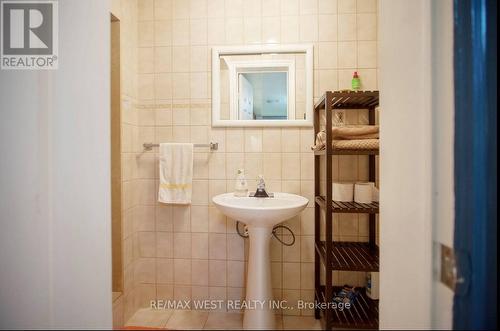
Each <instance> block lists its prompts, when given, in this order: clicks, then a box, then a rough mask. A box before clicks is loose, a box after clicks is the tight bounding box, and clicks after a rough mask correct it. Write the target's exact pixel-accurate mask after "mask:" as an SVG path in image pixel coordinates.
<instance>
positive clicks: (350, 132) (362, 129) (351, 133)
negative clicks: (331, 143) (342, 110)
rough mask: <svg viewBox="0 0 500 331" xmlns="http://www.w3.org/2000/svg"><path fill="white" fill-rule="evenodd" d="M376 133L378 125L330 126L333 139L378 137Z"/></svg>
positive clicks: (377, 132)
mask: <svg viewBox="0 0 500 331" xmlns="http://www.w3.org/2000/svg"><path fill="white" fill-rule="evenodd" d="M378 134H379V127H378V125H362V126H335V127H333V128H332V135H333V139H338V140H340V139H346V140H357V139H378V137H379V135H378ZM325 136H326V134H325Z"/></svg>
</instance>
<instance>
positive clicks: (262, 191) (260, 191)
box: [254, 175, 269, 198]
mask: <svg viewBox="0 0 500 331" xmlns="http://www.w3.org/2000/svg"><path fill="white" fill-rule="evenodd" d="M254 197H256V198H269V194H267V192H266V183H265V182H264V177H263V176H262V175H259V182H258V183H257V191H255V194H254Z"/></svg>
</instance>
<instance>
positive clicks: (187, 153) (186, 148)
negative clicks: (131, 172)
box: [158, 143, 193, 204]
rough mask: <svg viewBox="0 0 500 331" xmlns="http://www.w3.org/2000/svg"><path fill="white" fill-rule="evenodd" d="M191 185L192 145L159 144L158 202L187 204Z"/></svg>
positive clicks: (189, 200) (189, 198) (189, 199)
mask: <svg viewBox="0 0 500 331" xmlns="http://www.w3.org/2000/svg"><path fill="white" fill-rule="evenodd" d="M192 185H193V144H180V143H168V144H160V189H159V192H158V201H159V202H163V203H174V204H189V203H191V193H192Z"/></svg>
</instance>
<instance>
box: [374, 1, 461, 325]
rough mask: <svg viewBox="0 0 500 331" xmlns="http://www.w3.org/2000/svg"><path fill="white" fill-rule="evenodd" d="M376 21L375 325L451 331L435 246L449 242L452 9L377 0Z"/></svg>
mask: <svg viewBox="0 0 500 331" xmlns="http://www.w3.org/2000/svg"><path fill="white" fill-rule="evenodd" d="M379 13H380V19H379V22H380V25H379V38H380V44H379V58H380V91H381V112H380V114H381V119H380V123H381V141H382V145H381V165H380V167H381V169H380V177H381V191H380V199H381V206H382V207H381V219H382V220H383V221H382V222H381V229H380V241H381V252H380V255H381V261H380V263H381V268H380V270H381V272H380V273H381V275H380V276H381V281H380V282H381V284H380V286H381V298H380V327H381V328H382V329H383V328H390V329H394V328H398V329H400V328H401V329H409V328H410V329H429V328H437V327H439V328H450V327H451V313H452V303H451V299H452V294H451V291H449V290H447V289H446V288H445V287H444V286H443V285H441V284H440V283H438V282H437V281H435V279H433V270H432V266H433V262H437V257H436V258H434V260H433V255H432V247H433V240H436V241H440V242H443V243H445V244H447V245H451V244H452V239H453V238H452V233H453V222H454V219H453V153H452V152H453V111H454V110H453V67H452V65H453V57H452V55H453V48H452V45H453V33H452V32H453V31H452V29H453V25H452V22H453V21H452V1H451V0H445V1H433V0H423V1H412V0H381V1H380V7H379ZM446 291H448V293H446Z"/></svg>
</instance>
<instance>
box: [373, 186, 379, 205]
mask: <svg viewBox="0 0 500 331" xmlns="http://www.w3.org/2000/svg"><path fill="white" fill-rule="evenodd" d="M379 195H380V193H379V191H378V188H376V187H374V188H373V198H372V200H373V201H377V202H378V201H379Z"/></svg>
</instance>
